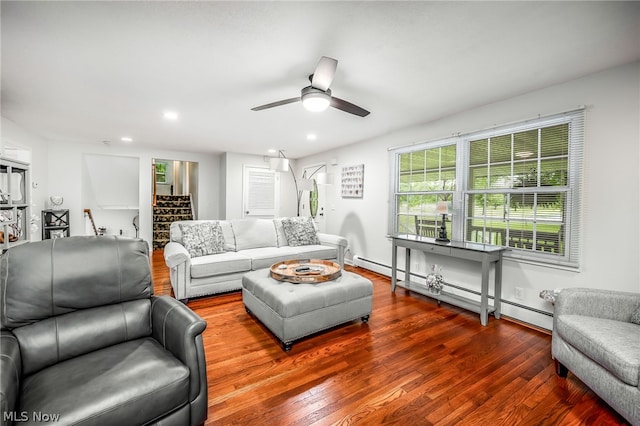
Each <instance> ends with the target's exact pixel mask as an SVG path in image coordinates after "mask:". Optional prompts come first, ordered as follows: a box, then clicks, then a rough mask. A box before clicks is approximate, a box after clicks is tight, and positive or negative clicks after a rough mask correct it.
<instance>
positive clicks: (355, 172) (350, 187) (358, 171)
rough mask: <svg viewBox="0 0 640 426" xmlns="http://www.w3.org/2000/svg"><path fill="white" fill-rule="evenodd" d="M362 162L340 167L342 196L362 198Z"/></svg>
mask: <svg viewBox="0 0 640 426" xmlns="http://www.w3.org/2000/svg"><path fill="white" fill-rule="evenodd" d="M363 193H364V164H358V165H356V166H348V167H343V168H342V198H362V196H363Z"/></svg>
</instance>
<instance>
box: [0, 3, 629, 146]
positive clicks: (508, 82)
mask: <svg viewBox="0 0 640 426" xmlns="http://www.w3.org/2000/svg"><path fill="white" fill-rule="evenodd" d="M0 12H1V14H2V22H1V37H2V39H1V42H2V53H1V54H2V58H1V59H2V115H3V116H4V117H6V118H8V119H9V120H11V121H13V122H15V123H17V124H19V125H21V126H23V127H25V128H26V129H29V130H30V131H32V132H33V133H36V134H38V135H40V136H42V137H43V138H45V139H46V140H51V141H70V142H82V143H88V144H100V143H102V141H110V142H111V143H112V145H115V144H123V142H121V141H120V137H122V136H125V135H126V136H130V137H132V138H133V139H134V142H133V144H136V145H137V146H141V147H149V148H154V149H155V148H160V149H174V150H180V151H199V152H223V151H232V152H240V153H252V154H259V155H264V154H266V153H267V149H268V148H276V149H282V150H284V151H285V153H286V154H287V156H288V157H291V158H298V157H302V156H306V155H310V154H313V153H317V152H321V151H324V150H327V149H331V148H334V147H337V146H341V145H346V144H350V143H354V142H359V141H363V140H367V139H370V138H373V137H376V136H380V135H383V134H386V133H389V132H392V131H394V130H396V129H400V128H405V127H409V126H414V125H419V124H421V123H426V122H429V121H432V120H435V119H437V118H439V117H443V116H447V115H449V114H452V113H456V112H460V111H464V110H467V109H469V108H474V107H477V106H480V105H484V104H487V103H490V102H494V101H497V100H500V99H505V98H509V97H513V96H515V95H518V94H522V93H526V92H529V91H532V90H536V89H538V88H541V87H546V86H549V85H552V84H555V83H560V82H564V81H567V80H570V79H573V78H576V77H579V76H582V75H586V74H590V73H593V72H596V71H599V70H602V69H606V68H609V67H612V66H616V65H620V64H624V63H629V62H632V61H636V60H638V59H640V3H639V2H577V1H573V2H446V1H440V2H213V1H211V2H205V1H202V2H182V1H175V2H157V1H149V2H56V1H51V2H11V1H2V3H1V5H0ZM323 55H324V56H330V57H333V58H336V59H338V61H339V63H338V70H337V73H336V76H335V79H334V80H333V84H332V86H331V89H332V91H333V94H334V95H335V96H337V97H339V98H342V99H345V100H347V101H350V102H352V103H354V104H357V105H359V106H361V107H363V108H365V109H367V110H369V111H371V114H370V115H369V116H367V117H365V118H360V117H357V116H354V115H350V114H347V113H345V112H342V111H339V110H336V109H332V108H330V109H329V110H328V111H325V112H323V113H312V112H308V111H306V110H304V109H303V107H302V105H301V104H300V103H293V104H289V105H285V106H281V107H278V108H274V109H269V110H264V111H259V112H254V111H251V110H250V108H252V107H254V106H258V105H262V104H265V103H269V102H273V101H277V100H281V99H286V98H291V97H294V96H298V95H299V93H300V89H301V88H302V87H304V86H306V85H308V79H307V77H308V75H309V74H310V73H311V72H313V69H314V68H315V66H316V64H317V62H318V60H319V58H320V57H321V56H323ZM168 108H172V109H175V110H177V111H178V112H179V114H180V118H179V120H178V121H176V122H166V121H165V120H163V118H162V112H163V111H164V110H165V109H168ZM310 132H313V133H316V134H317V135H318V139H317V141H314V142H310V141H307V140H306V138H305V136H306V134H307V133H310Z"/></svg>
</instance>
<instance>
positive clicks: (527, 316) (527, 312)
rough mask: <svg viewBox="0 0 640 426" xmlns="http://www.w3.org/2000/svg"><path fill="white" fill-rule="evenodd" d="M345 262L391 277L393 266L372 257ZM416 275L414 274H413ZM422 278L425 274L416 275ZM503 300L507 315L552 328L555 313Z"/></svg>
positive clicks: (354, 257) (533, 324)
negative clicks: (371, 258)
mask: <svg viewBox="0 0 640 426" xmlns="http://www.w3.org/2000/svg"><path fill="white" fill-rule="evenodd" d="M345 263H346V264H348V265H351V266H355V267H360V268H364V269H368V270H370V271H373V272H376V273H378V274H381V275H384V276H386V277H391V266H390V265H385V264H382V263H379V262H376V261H373V260H370V259H365V258H363V257H360V256H358V255H355V256H353V259H351V260H345ZM412 275H414V274H412ZM416 276H419V277H421V278H424V277H423V276H420V275H416ZM398 280H404V270H400V269H398ZM398 285H399V286H401V287H404V286H403V285H402V284H401V283H399V284H398ZM458 288H459V289H460V290H462V291H463V292H469V293H476V294H477V292H474V291H473V290H468V289H464V288H462V287H458ZM501 300H502V313H503V314H504V315H506V316H509V317H511V318H514V319H516V320H518V321H520V322H522V323H524V324H530V325H532V326H535V327H539V328H542V329H545V330H551V328H552V326H551V321H552V317H553V314H552V313H549V312H544V311H541V310H539V309H536V308H532V307H529V306H526V305H521V304H519V303H515V302H512V301H509V300H505V299H501Z"/></svg>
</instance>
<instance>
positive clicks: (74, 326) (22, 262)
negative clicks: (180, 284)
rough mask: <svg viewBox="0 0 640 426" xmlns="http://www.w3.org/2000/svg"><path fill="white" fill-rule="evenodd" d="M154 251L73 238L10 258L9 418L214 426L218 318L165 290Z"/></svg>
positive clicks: (0, 354)
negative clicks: (209, 361)
mask: <svg viewBox="0 0 640 426" xmlns="http://www.w3.org/2000/svg"><path fill="white" fill-rule="evenodd" d="M148 250H149V249H148V245H147V243H146V242H144V241H142V240H139V239H126V238H119V237H71V238H61V239H55V240H45V241H42V242H34V243H29V244H25V245H22V246H18V247H14V248H11V249H10V250H8V251H7V252H5V253H4V254H3V255H2V256H1V257H0V292H1V293H0V325H1V339H0V369H1V371H0V376H1V377H0V410H1V414H0V424H2V425H10V424H12V423H16V424H35V423H41V421H42V420H43V419H44V420H48V421H52V420H55V424H57V425H68V424H74V425H79V424H82V425H146V424H157V425H196V424H201V423H203V422H204V420H205V419H206V417H207V376H206V363H205V357H204V348H203V343H202V332H203V331H204V329H205V328H206V322H205V321H204V320H202V319H201V318H200V317H199V316H198V315H196V314H195V313H194V312H193V311H191V310H190V309H189V308H188V307H186V306H185V305H183V304H182V303H180V302H178V301H177V300H175V299H173V298H171V297H168V296H159V297H155V296H153V285H152V282H151V271H150V264H149V251H148Z"/></svg>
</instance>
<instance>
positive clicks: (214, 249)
mask: <svg viewBox="0 0 640 426" xmlns="http://www.w3.org/2000/svg"><path fill="white" fill-rule="evenodd" d="M180 230H181V231H182V244H184V247H185V248H186V249H187V251H188V252H189V255H190V256H191V257H199V256H207V255H209V254H217V253H222V252H224V234H223V233H222V227H221V226H220V223H219V222H201V223H193V224H190V223H181V224H180Z"/></svg>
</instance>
